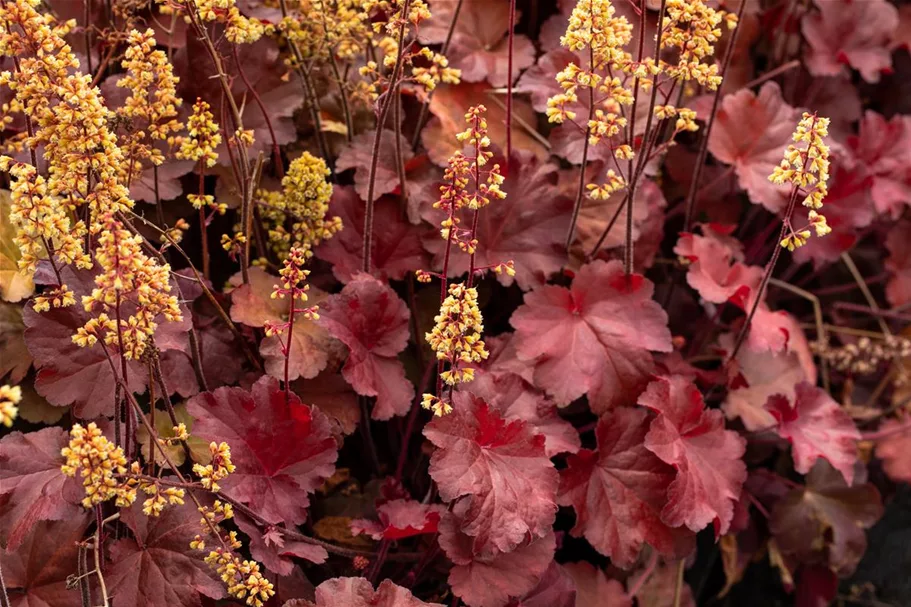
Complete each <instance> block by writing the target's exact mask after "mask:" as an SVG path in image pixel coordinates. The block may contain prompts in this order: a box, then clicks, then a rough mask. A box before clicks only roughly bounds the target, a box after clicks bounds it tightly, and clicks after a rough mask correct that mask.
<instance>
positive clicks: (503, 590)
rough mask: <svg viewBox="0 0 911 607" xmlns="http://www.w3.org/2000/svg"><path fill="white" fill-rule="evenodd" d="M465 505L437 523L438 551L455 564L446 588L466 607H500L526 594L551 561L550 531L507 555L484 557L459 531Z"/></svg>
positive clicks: (551, 536)
mask: <svg viewBox="0 0 911 607" xmlns="http://www.w3.org/2000/svg"><path fill="white" fill-rule="evenodd" d="M462 505H464V504H458V505H456V508H454V509H453V512H451V513H447V514H446V515H445V516H444V517H443V519H442V520H441V521H440V540H439V541H440V547H441V548H442V549H443V551H444V552H445V553H446V556H448V557H449V558H450V560H452V562H453V563H455V566H454V567H453V568H452V570H451V571H450V572H449V585H450V586H452V590H453V592H454V593H455V594H457V595H458V596H459V597H461V598H462V600H463V601H464V602H465V604H467V605H468V606H469V607H502V606H503V605H505V604H506V603H507V602H508V601H509V599H510V598H516V597H520V596H522V595H524V594H525V593H527V592H529V591H530V590H531V589H532V588H534V587H535V585H536V584H537V583H538V581H539V580H540V579H541V576H543V575H544V572H545V571H546V570H547V568H548V566H549V565H550V563H551V562H552V561H553V558H554V557H553V555H554V548H555V546H556V540H555V538H554V534H553V531H552V530H550V529H548V530H547V532H546V533H545V534H544V535H543V536H541V537H537V538H533V539H531V540H530V541H526V542H524V543H522V544H520V545H518V546H516V547H515V549H514V550H513V551H511V552H508V553H506V554H503V553H495V554H492V555H488V556H484V555H478V554H477V552H476V551H473V550H472V544H473V543H475V542H474V540H473V539H472V538H471V537H470V536H468V535H465V534H464V533H462V532H461V531H460V530H459V529H461V528H464V527H465V522H464V521H461V520H459V519H460V517H461V515H462V514H463V512H462V511H463V510H464V508H461V507H460V506H462Z"/></svg>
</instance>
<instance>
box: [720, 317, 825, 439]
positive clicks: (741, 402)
mask: <svg viewBox="0 0 911 607" xmlns="http://www.w3.org/2000/svg"><path fill="white" fill-rule="evenodd" d="M719 342H720V345H721V347H722V349H723V350H724V351H725V352H730V351H731V350H732V349H733V347H734V336H733V335H730V334H726V335H722V337H721V339H720V340H719ZM790 343H791V345H794V346H795V349H794V350H793V351H790V352H787V351H786V352H777V353H776V352H770V351H768V350H763V351H760V352H757V351H754V350H752V349H750V348H748V347H747V348H740V351H739V352H738V353H737V368H736V369H735V370H734V372H733V373H732V374H731V375H732V377H731V380H730V383H729V390H728V395H727V400H725V402H724V404H722V405H721V409H722V410H723V411H724V413H725V415H726V416H727V417H728V419H734V418H735V417H739V418H740V421H742V422H743V425H744V427H745V428H746V429H747V430H749V431H751V432H754V431H757V430H767V429H770V428H772V427H773V426H775V424H776V422H775V418H774V417H772V414H771V413H769V410H768V409H766V402H767V401H768V400H769V397H771V396H773V395H775V394H779V395H782V396H785V397H786V398H787V399H788V400H793V399H794V390H795V387H796V386H797V384H799V383H800V382H803V381H809V382H811V383H815V382H816V365H814V364H813V355H812V354H810V351H809V346H807V345H806V339H805V338H804V337H803V333H802V332H801V333H800V334H798V335H796V336H795V339H794V340H791V341H790ZM798 344H800V347H796V346H797V345H798ZM804 347H806V352H803V351H802V350H803V348H804Z"/></svg>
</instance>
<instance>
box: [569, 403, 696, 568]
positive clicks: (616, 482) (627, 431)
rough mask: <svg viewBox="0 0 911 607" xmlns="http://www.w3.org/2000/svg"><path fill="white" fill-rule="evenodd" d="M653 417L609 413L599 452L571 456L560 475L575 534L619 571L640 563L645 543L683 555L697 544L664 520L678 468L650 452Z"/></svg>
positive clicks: (623, 410) (622, 410)
mask: <svg viewBox="0 0 911 607" xmlns="http://www.w3.org/2000/svg"><path fill="white" fill-rule="evenodd" d="M651 417H652V416H651V415H650V414H649V412H648V411H646V410H644V409H631V408H627V407H619V408H617V409H614V410H613V411H611V412H609V413H606V414H604V415H603V416H602V417H601V419H599V420H598V425H597V426H596V428H595V436H596V438H597V441H598V450H597V451H589V450H588V449H582V450H581V451H579V453H578V454H576V455H570V456H569V457H568V458H567V460H566V469H564V470H562V471H561V472H560V490H559V494H558V499H557V503H559V504H560V505H561V506H572V507H573V509H574V510H575V512H576V524H575V526H574V527H573V528H572V531H571V533H572V534H573V535H574V536H582V535H584V536H585V539H587V540H588V541H589V543H590V544H591V545H592V546H593V547H594V548H595V549H596V550H597V551H598V552H600V553H601V554H603V555H605V556H607V557H609V558H610V559H611V562H612V563H613V564H615V565H616V566H618V567H629V566H631V565H632V564H633V563H635V561H636V559H637V558H638V556H639V552H640V550H641V548H642V545H643V544H649V545H651V546H652V547H653V548H654V549H656V550H658V551H659V552H661V553H664V554H667V555H674V554H677V553H680V554H681V555H682V554H683V553H685V551H686V549H687V548H690V547H691V543H692V542H691V541H688V540H691V539H692V538H691V537H690V536H689V534H685V533H682V532H680V531H679V530H674V529H671V528H669V527H668V526H667V525H665V524H664V523H663V522H662V521H661V509H662V507H663V506H664V504H665V503H666V501H667V492H668V487H669V485H670V484H671V482H672V481H673V480H674V468H673V467H671V466H669V465H668V464H666V463H664V462H662V461H661V460H660V459H658V457H656V456H655V455H654V454H652V453H651V452H650V451H649V450H648V449H646V446H645V437H646V433H648V431H649V424H650V423H651ZM687 544H690V546H688V545H687Z"/></svg>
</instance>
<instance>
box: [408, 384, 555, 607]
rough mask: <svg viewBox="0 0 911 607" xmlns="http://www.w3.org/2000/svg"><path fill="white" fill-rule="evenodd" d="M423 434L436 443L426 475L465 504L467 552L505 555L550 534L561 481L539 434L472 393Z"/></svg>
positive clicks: (463, 528) (447, 494)
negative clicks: (526, 541)
mask: <svg viewBox="0 0 911 607" xmlns="http://www.w3.org/2000/svg"><path fill="white" fill-rule="evenodd" d="M424 435H425V436H426V437H427V438H428V439H429V440H430V442H432V443H433V444H434V445H435V446H436V447H437V450H436V451H434V453H433V455H432V456H431V458H430V476H431V477H433V480H435V481H436V482H437V485H438V486H439V490H440V496H441V497H442V498H443V499H444V500H445V501H447V502H451V501H454V500H459V503H460V504H462V505H463V506H464V508H465V511H464V515H463V517H462V519H461V521H460V523H461V525H462V526H461V528H460V531H461V532H464V533H465V534H466V535H467V536H469V537H470V538H471V539H472V541H473V549H472V552H473V553H475V554H481V553H484V554H490V553H493V552H496V551H499V552H510V551H512V550H514V549H515V548H516V547H517V546H519V545H520V544H521V543H522V542H523V541H525V540H526V538H528V537H531V538H540V537H544V536H545V535H546V534H548V533H550V531H551V525H552V524H553V521H554V517H555V515H556V510H557V505H556V502H555V500H556V492H557V484H558V482H559V479H558V475H557V471H556V470H554V466H553V464H552V463H551V461H550V460H549V459H548V458H547V456H546V455H545V453H544V437H543V436H541V435H539V434H534V432H533V430H532V429H531V427H529V425H528V424H526V423H525V422H523V421H518V420H516V421H511V422H507V421H506V420H505V419H504V418H503V417H502V415H501V414H500V413H499V412H498V411H496V410H494V409H492V408H491V407H490V406H489V405H488V404H487V403H485V402H484V401H482V400H481V399H478V398H474V397H472V398H470V399H467V401H466V402H464V403H460V404H459V406H457V407H456V408H455V411H454V412H453V413H451V414H449V415H446V416H444V417H442V418H439V419H435V420H434V421H432V422H431V423H429V424H427V426H426V427H425V428H424ZM520 594H521V593H520Z"/></svg>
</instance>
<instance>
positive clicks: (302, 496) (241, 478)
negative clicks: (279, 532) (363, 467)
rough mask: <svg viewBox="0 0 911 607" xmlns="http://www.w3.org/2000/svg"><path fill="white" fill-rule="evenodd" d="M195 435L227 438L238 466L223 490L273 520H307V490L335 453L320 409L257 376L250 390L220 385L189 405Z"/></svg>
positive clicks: (325, 472) (330, 466)
mask: <svg viewBox="0 0 911 607" xmlns="http://www.w3.org/2000/svg"><path fill="white" fill-rule="evenodd" d="M187 410H188V411H189V412H190V414H191V415H192V416H193V418H194V419H195V420H196V424H195V426H194V428H193V432H194V434H196V435H197V436H199V437H201V438H203V439H205V440H207V441H215V442H221V441H225V442H227V443H228V445H230V446H231V456H232V461H233V462H234V465H235V466H236V467H237V470H236V471H235V472H234V473H233V474H231V475H230V476H228V477H227V478H226V479H225V480H224V481H221V483H220V484H221V486H222V491H223V492H224V493H225V494H226V495H228V496H229V497H232V498H234V499H236V500H238V501H240V502H241V503H243V504H246V505H247V506H249V507H250V508H252V509H253V510H254V511H255V512H256V513H257V514H259V515H260V516H262V517H263V518H264V519H265V520H267V521H268V522H269V523H272V524H278V523H280V522H283V521H286V522H288V523H292V524H299V523H302V522H303V521H305V520H306V518H307V506H308V505H309V503H310V499H309V497H308V496H309V494H310V493H311V492H312V491H313V490H314V489H316V488H317V487H319V486H320V484H321V483H322V481H323V480H324V479H325V478H327V477H329V476H330V475H331V474H332V472H333V469H334V463H335V460H336V457H337V456H338V452H337V446H336V442H335V439H333V438H332V435H331V431H330V426H329V420H328V419H327V418H326V416H325V415H324V414H323V413H322V412H320V411H319V410H318V409H315V408H311V407H308V406H307V405H304V404H302V403H301V402H300V399H299V398H298V397H297V396H296V395H294V394H293V393H292V394H291V395H290V399H289V400H288V401H286V400H285V392H284V391H282V390H280V389H279V385H278V381H277V380H275V379H273V378H270V377H266V376H264V377H261V378H260V379H259V380H258V381H257V382H256V383H255V384H254V385H253V388H252V390H251V391H247V390H244V389H242V388H218V389H217V390H215V391H213V392H203V393H202V394H199V395H197V396H195V397H193V398H192V399H191V400H190V401H189V402H188V403H187Z"/></svg>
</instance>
